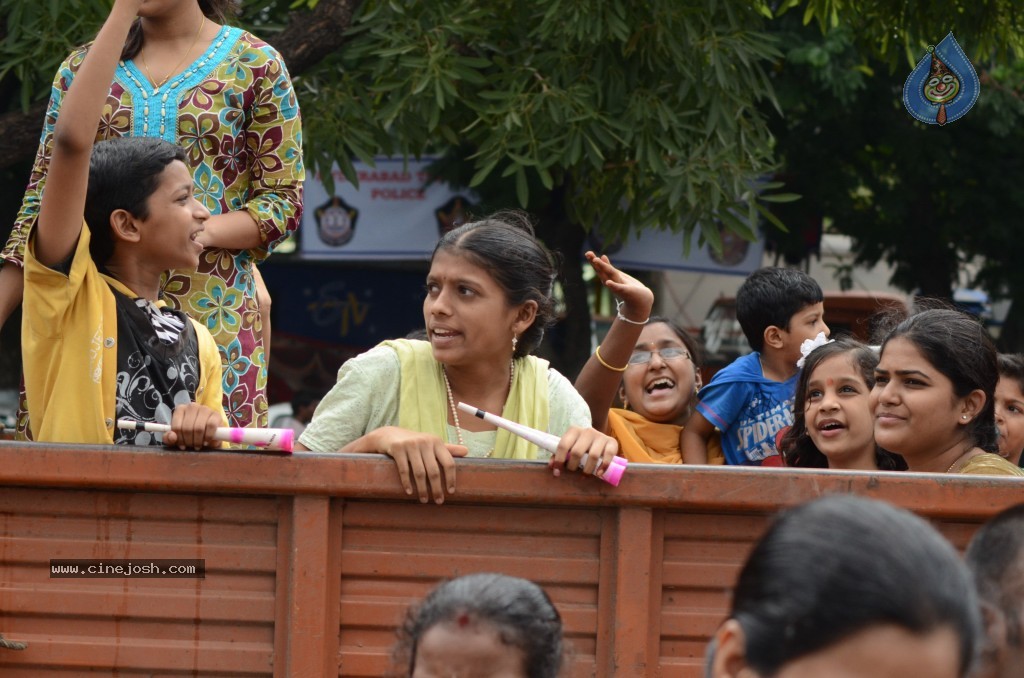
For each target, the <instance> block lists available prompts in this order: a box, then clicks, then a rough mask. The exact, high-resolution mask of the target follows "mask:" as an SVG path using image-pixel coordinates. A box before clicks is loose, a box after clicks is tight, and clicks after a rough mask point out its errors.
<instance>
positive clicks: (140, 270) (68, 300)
mask: <svg viewBox="0 0 1024 678" xmlns="http://www.w3.org/2000/svg"><path fill="white" fill-rule="evenodd" d="M143 3H144V0H116V1H115V3H114V6H113V8H112V9H111V12H110V15H109V16H108V17H107V21H106V22H105V23H104V25H103V28H101V29H100V32H99V34H98V35H97V37H96V41H95V42H94V43H93V44H92V46H91V48H90V49H89V52H88V54H87V56H86V57H85V60H84V62H83V63H82V66H81V68H80V70H79V71H78V73H77V74H76V75H75V78H74V81H73V82H72V84H71V86H70V89H69V91H68V93H67V95H66V97H65V99H64V103H63V105H62V108H61V111H60V115H59V118H58V120H57V123H56V126H55V128H54V132H53V136H54V143H53V155H52V158H51V161H50V165H49V168H48V172H47V181H46V189H45V191H44V193H43V196H42V200H41V203H40V208H39V219H38V222H37V224H36V226H35V228H34V230H33V232H32V234H31V236H30V240H29V245H28V248H27V251H26V256H25V306H24V314H23V323H22V351H23V358H24V369H25V391H26V397H27V401H28V410H29V418H30V421H31V427H32V433H33V438H34V439H35V440H37V441H41V442H43V441H46V442H73V443H90V444H102V443H124V444H135V445H159V444H166V445H168V446H174V447H179V448H181V449H185V448H196V449H198V448H202V447H209V446H214V445H217V443H215V442H214V441H213V433H214V430H215V429H216V428H217V427H218V426H222V425H224V423H225V421H226V420H225V417H224V413H223V410H222V407H221V396H222V391H221V373H220V358H219V356H218V353H217V347H216V345H215V344H214V342H213V338H212V337H211V336H210V334H209V332H208V331H207V330H206V328H205V327H202V326H201V325H198V324H197V323H195V322H193V321H191V319H190V318H188V317H187V316H185V315H184V314H182V313H178V312H174V311H170V310H168V309H166V308H164V307H162V304H161V303H160V302H158V297H159V291H160V278H161V275H162V274H163V272H164V271H167V270H169V269H180V268H191V269H195V268H196V266H197V265H198V262H199V254H200V252H201V251H202V245H200V244H199V243H198V242H196V236H197V235H198V234H199V233H200V232H202V230H203V224H204V222H205V221H206V219H207V218H208V217H209V216H210V214H209V212H208V211H207V210H206V208H205V207H203V206H202V205H201V204H200V203H199V202H198V201H197V200H196V199H195V198H194V196H193V194H192V186H193V184H192V177H191V175H190V173H189V171H188V168H187V167H186V166H185V163H184V162H183V160H184V159H185V156H184V154H183V151H182V150H181V149H180V148H178V147H176V146H174V145H172V144H169V143H167V142H165V141H162V140H159V139H151V138H142V137H134V138H125V139H118V140H114V141H105V142H101V143H100V144H96V145H95V149H94V148H93V146H94V139H95V136H96V127H97V124H98V123H99V121H100V118H101V114H102V111H103V105H104V103H105V100H106V97H107V91H108V89H109V86H110V82H111V81H112V79H113V77H114V69H115V66H116V65H117V60H118V58H119V56H120V52H121V48H122V46H123V45H124V41H125V37H126V36H127V34H128V29H129V27H130V26H131V24H132V22H133V21H134V20H135V17H136V16H137V14H138V11H139V8H140V7H141V6H142V5H143ZM122 417H123V418H130V419H135V420H138V421H145V422H153V421H155V422H160V423H166V424H170V426H171V431H170V432H168V433H166V434H164V435H163V436H161V435H159V434H152V433H149V432H146V431H135V430H130V431H121V430H119V429H118V428H117V427H116V420H117V419H118V418H122Z"/></svg>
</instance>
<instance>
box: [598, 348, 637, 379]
mask: <svg viewBox="0 0 1024 678" xmlns="http://www.w3.org/2000/svg"><path fill="white" fill-rule="evenodd" d="M594 357H595V358H597V362H599V363H601V365H602V366H603V367H607V368H608V369H609V370H611V371H612V372H625V371H626V368H627V367H629V363H627V364H625V365H623V366H622V367H612V366H611V365H609V364H608V363H606V362H605V361H604V358H602V357H601V345H600V344H598V345H597V348H595V349H594Z"/></svg>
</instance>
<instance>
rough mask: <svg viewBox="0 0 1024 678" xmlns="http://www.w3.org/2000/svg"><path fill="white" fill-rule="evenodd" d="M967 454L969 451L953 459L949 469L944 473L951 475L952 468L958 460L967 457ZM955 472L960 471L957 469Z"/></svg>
mask: <svg viewBox="0 0 1024 678" xmlns="http://www.w3.org/2000/svg"><path fill="white" fill-rule="evenodd" d="M968 452H970V450H966V451H964V452H962V453H961V454H960V456H959V457H957V458H956V459H954V460H953V463H952V464H950V465H949V468H947V469H946V473H952V472H953V467H954V466H956V465H957V464H959V463H960V460H961V459H963V458H964V457H965V456H967V453H968ZM957 470H958V471H959V470H960V469H957Z"/></svg>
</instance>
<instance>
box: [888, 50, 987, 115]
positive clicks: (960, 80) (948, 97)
mask: <svg viewBox="0 0 1024 678" xmlns="http://www.w3.org/2000/svg"><path fill="white" fill-rule="evenodd" d="M980 92H981V82H980V81H979V80H978V73H977V71H975V70H974V66H973V65H972V64H971V62H970V60H968V58H967V55H966V54H964V51H963V49H961V48H960V45H959V44H958V43H957V41H956V39H955V38H954V37H953V34H952V33H950V34H949V35H947V36H946V37H945V38H943V39H942V42H940V43H939V44H938V45H936V46H935V47H929V48H928V53H927V54H925V55H924V58H922V59H921V61H919V62H918V63H917V66H915V67H914V70H913V71H911V72H910V77H908V78H907V81H906V83H904V85H903V105H904V106H905V107H906V109H907V112H908V113H910V115H912V116H914V117H915V118H917V119H918V120H920V121H921V122H924V123H928V124H929V125H945V124H946V123H948V122H953V121H954V120H959V119H960V118H962V117H963V116H965V115H966V114H967V111H969V110H971V107H972V106H974V102H976V101H977V100H978V94H979V93H980Z"/></svg>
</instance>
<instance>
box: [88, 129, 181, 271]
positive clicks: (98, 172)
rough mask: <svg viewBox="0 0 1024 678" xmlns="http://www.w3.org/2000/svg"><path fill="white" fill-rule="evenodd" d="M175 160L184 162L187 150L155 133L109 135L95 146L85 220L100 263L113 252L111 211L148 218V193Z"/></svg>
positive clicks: (90, 246) (104, 261)
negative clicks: (113, 136) (120, 136)
mask: <svg viewBox="0 0 1024 678" xmlns="http://www.w3.org/2000/svg"><path fill="white" fill-rule="evenodd" d="M175 160H180V161H181V162H185V151H184V150H183V149H182V148H181V147H180V146H175V145H174V144H172V143H169V142H167V141H164V140H163V139H156V138H153V137H123V138H120V139H110V140H108V141H101V142H99V143H97V144H96V146H95V147H93V150H92V156H91V157H90V159H89V187H88V189H87V191H86V195H85V223H87V224H88V225H89V231H90V235H91V238H90V240H89V254H91V255H92V260H93V261H95V262H96V265H97V266H99V267H101V268H102V267H103V265H104V264H106V263H107V260H108V259H110V257H111V255H112V254H113V253H114V236H113V233H112V232H111V230H110V215H111V214H112V213H113V212H114V210H119V209H121V210H125V211H127V212H128V213H129V214H131V215H132V216H134V217H136V218H138V219H146V218H148V217H149V206H148V204H147V201H148V200H149V196H151V195H152V194H153V192H154V191H155V190H156V189H157V187H158V186H159V185H160V175H161V174H162V173H163V171H164V169H165V168H166V167H167V166H168V165H170V164H171V163H172V162H174V161H175Z"/></svg>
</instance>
